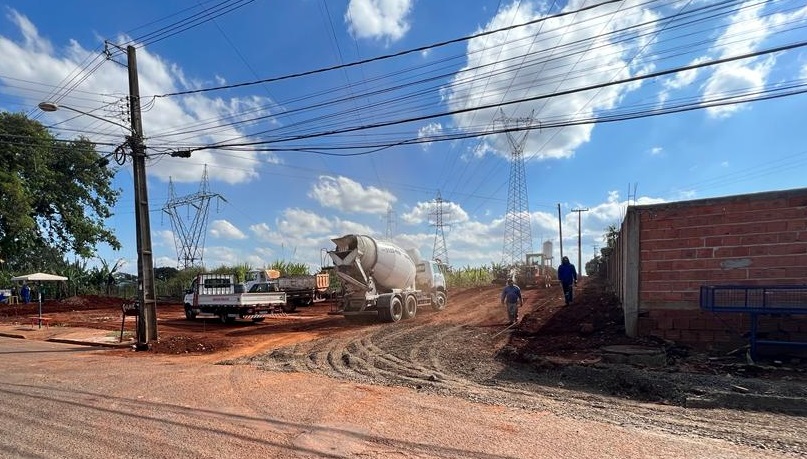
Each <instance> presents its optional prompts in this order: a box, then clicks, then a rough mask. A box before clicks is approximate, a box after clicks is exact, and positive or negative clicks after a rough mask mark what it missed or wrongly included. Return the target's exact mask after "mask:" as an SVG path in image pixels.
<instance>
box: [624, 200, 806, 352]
mask: <svg viewBox="0 0 807 459" xmlns="http://www.w3.org/2000/svg"><path fill="white" fill-rule="evenodd" d="M628 212H636V214H637V216H638V220H639V224H638V233H639V237H638V239H639V257H638V258H639V260H638V271H639V272H638V292H637V296H638V308H637V309H638V334H640V335H646V334H652V335H657V336H662V337H665V338H668V339H673V340H675V341H680V342H684V343H690V344H706V345H711V344H715V343H722V342H726V343H730V342H737V341H738V340H742V336H738V333H737V332H736V331H729V330H740V331H747V330H748V326H747V325H748V323H747V318H745V317H740V316H739V315H737V314H725V313H723V314H719V315H717V316H715V315H714V314H712V313H706V312H701V310H700V308H699V288H700V286H701V285H722V284H742V285H783V284H801V285H804V284H807V189H798V190H788V191H777V192H768V193H758V194H749V195H740V196H730V197H724V198H714V199H703V200H695V201H685V202H676V203H668V204H658V205H649V206H635V207H632V208H629V210H628ZM764 320H765V323H766V324H767V323H768V322H770V324H769V325H766V326H769V327H773V328H775V329H776V330H777V332H778V331H781V330H782V329H783V328H788V327H790V328H794V327H795V328H794V329H793V330H792V333H796V334H800V333H801V332H807V323H805V320H806V319H805V318H804V317H798V318H796V319H795V325H794V324H786V322H787V321H788V320H792V318H785V319H782V318H772V319H764ZM743 321H745V322H743ZM727 323H730V324H731V326H727V325H726V324H727ZM732 327H734V328H732ZM802 328H803V330H802Z"/></svg>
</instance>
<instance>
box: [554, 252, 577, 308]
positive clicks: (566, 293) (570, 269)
mask: <svg viewBox="0 0 807 459" xmlns="http://www.w3.org/2000/svg"><path fill="white" fill-rule="evenodd" d="M558 280H559V281H560V286H561V287H563V298H564V299H565V300H566V306H568V305H570V304H572V300H573V291H572V286H573V285H577V270H576V269H575V268H574V265H573V264H571V263H570V262H569V257H563V258H562V259H561V262H560V266H558Z"/></svg>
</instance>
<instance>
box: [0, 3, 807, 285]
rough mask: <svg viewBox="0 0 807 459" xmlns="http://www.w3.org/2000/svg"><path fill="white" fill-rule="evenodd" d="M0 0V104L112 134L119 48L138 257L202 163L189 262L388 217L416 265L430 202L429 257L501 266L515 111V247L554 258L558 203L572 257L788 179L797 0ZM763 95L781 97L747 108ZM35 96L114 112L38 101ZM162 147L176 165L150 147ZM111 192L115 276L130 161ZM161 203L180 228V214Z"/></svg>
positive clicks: (797, 115)
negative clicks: (131, 71)
mask: <svg viewBox="0 0 807 459" xmlns="http://www.w3.org/2000/svg"><path fill="white" fill-rule="evenodd" d="M0 2H2V0H0ZM0 5H2V17H0V109H1V110H6V111H11V112H22V113H27V114H28V115H30V116H32V117H34V118H36V119H37V120H39V121H40V122H42V123H43V124H45V125H46V126H49V127H50V129H51V131H52V132H53V133H54V134H56V135H58V136H59V137H60V138H73V137H75V136H77V135H79V134H83V135H85V136H88V137H89V138H91V139H93V140H95V141H97V142H100V143H106V144H113V145H114V144H117V143H121V142H122V141H123V137H124V136H125V135H126V131H125V130H124V129H122V128H120V127H118V126H116V125H115V123H119V124H124V125H125V124H126V123H128V119H127V118H126V117H125V115H123V114H124V113H125V112H126V108H125V104H124V101H125V99H124V96H125V95H126V94H127V92H128V86H127V84H128V80H127V74H126V68H125V66H123V65H120V63H125V55H121V54H120V53H115V48H114V47H113V48H111V49H112V51H113V53H112V54H113V55H112V57H111V59H105V58H104V54H103V49H104V42H105V41H108V42H110V43H113V44H118V45H126V44H133V45H135V46H136V47H137V61H138V62H137V63H138V74H139V81H140V92H141V96H142V102H141V103H142V106H143V126H144V133H145V136H146V145H147V147H148V148H149V154H150V155H151V158H150V159H149V161H148V163H147V171H148V192H149V203H150V208H151V213H150V216H151V228H152V245H153V247H154V260H155V262H156V265H157V266H176V265H177V258H178V255H177V250H176V247H175V237H174V234H173V232H172V224H171V218H170V217H169V215H168V214H166V213H164V212H163V211H162V209H163V206H164V205H165V204H166V202H167V201H168V199H169V180H170V181H171V182H173V186H174V193H175V196H179V197H182V196H188V195H192V194H194V193H197V192H198V191H199V189H200V182H201V179H202V176H203V171H204V170H205V167H206V168H207V173H208V176H209V186H210V192H212V193H216V194H218V195H221V196H222V197H224V198H225V199H226V202H224V201H213V202H211V205H210V209H209V214H208V225H207V227H206V228H205V233H204V249H205V250H204V262H205V264H206V265H207V266H218V265H219V264H222V263H225V264H235V263H249V264H251V265H253V266H255V267H261V266H264V265H267V264H271V263H272V262H273V261H275V260H285V261H294V262H302V263H309V264H310V265H311V266H312V270H314V269H316V268H317V267H319V266H320V264H321V260H322V258H321V249H323V248H326V249H327V248H331V247H332V246H333V244H332V243H331V242H330V238H331V237H336V236H339V235H342V234H347V233H354V232H357V233H364V234H370V235H374V236H378V237H384V236H386V234H387V231H388V222H389V221H390V219H389V217H388V216H389V215H392V216H393V219H392V222H393V223H394V224H393V231H392V234H393V238H394V240H395V241H396V242H398V243H399V244H400V245H402V246H404V247H406V248H409V247H416V248H418V249H419V250H420V251H421V254H423V255H425V256H431V254H432V251H433V247H434V241H435V229H436V228H435V226H434V225H433V224H432V223H433V219H432V217H430V215H431V211H433V210H434V200H435V198H436V196H437V194H438V193H439V194H440V196H441V197H442V199H443V200H444V201H445V203H444V205H443V208H444V211H445V213H444V217H443V219H444V223H446V226H445V229H444V233H445V239H446V244H447V250H448V258H449V262H450V264H451V265H453V266H456V267H463V266H480V265H486V264H490V263H491V262H499V261H501V260H502V257H503V246H504V232H505V214H506V211H507V200H508V197H507V195H508V180H509V177H510V161H509V159H510V158H511V149H512V144H513V142H511V140H509V139H508V137H507V134H505V133H502V132H500V130H501V129H502V128H503V127H513V126H515V124H513V123H512V122H506V121H507V120H510V121H512V120H514V119H517V118H519V119H527V118H530V119H532V121H531V123H530V127H531V128H532V129H530V130H529V131H524V133H526V140H525V142H524V149H523V156H524V158H525V172H526V185H527V198H528V203H529V211H530V217H531V218H530V227H531V232H532V241H533V242H532V244H533V247H534V251H535V252H539V251H540V250H541V247H542V243H543V241H552V243H553V247H554V252H555V256H556V257H557V255H558V250H559V244H558V215H557V205H558V204H560V207H561V219H562V224H563V247H564V254H565V255H569V256H570V257H571V258H572V259H573V260H575V261H576V260H577V258H578V250H577V245H578V241H577V234H578V215H577V213H575V212H572V209H579V208H588V209H589V210H588V211H587V212H583V213H582V215H580V218H581V222H582V227H581V228H580V232H581V234H582V241H581V246H582V258H583V262H584V263H585V261H587V260H588V259H590V258H591V257H592V255H593V253H594V251H595V248H597V247H601V246H602V245H603V240H602V236H603V234H604V232H605V229H606V228H607V227H608V226H609V225H618V224H619V223H620V222H621V218H622V215H623V214H624V210H625V208H626V205H628V204H629V203H638V204H647V203H658V202H666V201H678V200H685V199H697V198H705V197H712V196H725V195H732V194H740V193H753V192H759V191H768V190H778V189H789V188H798V187H803V186H805V180H804V176H805V169H807V147H806V146H805V144H804V136H803V132H804V126H805V120H807V115H805V106H806V105H805V103H806V102H807V97H806V96H805V95H804V94H800V92H802V91H804V90H805V88H807V86H805V85H807V47H805V46H804V43H803V42H805V41H807V28H805V26H807V6H805V4H804V2H803V1H802V0H782V1H745V2H743V1H736V2H730V1H729V2H726V1H722V2H718V1H706V0H691V1H685V0H658V1H630V0H626V1H620V2H608V1H599V2H595V1H580V0H577V1H571V2H545V1H544V2H532V1H526V0H523V1H520V2H519V1H516V2H497V1H481V0H463V1H462V2H456V1H424V0H349V1H348V0H344V1H336V0H334V1H331V0H329V1H327V2H326V1H324V0H319V1H315V0H296V1H266V0H257V1H248V0H229V1H221V0H219V1H198V2H178V1H165V2H134V1H119V2H115V6H114V8H113V7H112V6H109V5H102V4H99V3H98V2H94V1H82V0H75V1H71V2H57V1H41V2H30V1H11V2H8V1H6V2H2V3H0ZM194 18H196V19H194ZM541 18H545V19H544V20H540V19H541ZM189 21H190V22H189ZM483 32H492V33H483ZM787 46H791V48H790V49H781V50H780V51H779V52H771V50H774V49H777V48H779V47H787ZM743 55H752V56H751V57H748V58H745V59H736V58H737V57H739V56H743ZM720 59H725V60H726V61H725V62H723V63H721V64H713V63H712V61H715V60H720ZM115 61H117V62H115ZM698 65H703V66H701V67H697V66H698ZM334 67H335V68H334ZM329 69H330V70H329ZM785 95H786V96H785ZM768 96H783V97H775V98H772V99H771V100H756V99H759V98H760V97H768ZM43 100H49V101H54V102H58V103H59V104H61V105H62V106H65V107H72V108H75V109H78V110H80V111H85V112H91V113H93V114H95V115H97V116H100V117H102V118H105V119H108V120H110V121H112V123H105V122H103V121H98V120H97V119H95V118H92V117H88V116H76V113H74V112H71V111H70V110H66V109H61V110H59V111H57V112H51V113H42V112H40V111H39V110H37V108H36V107H37V104H38V103H39V102H41V101H43ZM718 102H721V105H715V104H716V103H718ZM673 107H683V108H686V110H685V111H681V112H679V113H666V112H668V111H673V110H672V108H673ZM652 113H657V114H658V116H646V115H649V114H652ZM503 117H504V118H503ZM625 117H627V118H633V119H622V118H625ZM505 118H506V119H507V120H505ZM615 118H616V120H615V121H612V120H613V119H615ZM522 125H523V124H522ZM497 131H499V132H497ZM521 135H522V134H520V133H519V132H516V133H513V134H511V139H512V140H515V143H516V144H518V143H519V142H518V140H519V139H520V138H521V137H520V136H521ZM112 148H114V147H110V146H103V145H102V146H99V151H102V152H110V151H111V149H112ZM182 149H193V150H194V151H193V153H192V155H191V158H187V159H185V158H172V157H170V156H169V155H167V154H166V153H168V152H171V151H177V150H182ZM114 185H115V186H116V187H119V188H120V189H121V190H122V194H121V198H120V200H119V203H118V205H117V206H116V208H115V209H114V211H115V215H114V216H113V217H112V218H111V219H110V220H109V222H108V224H109V226H110V227H112V228H114V229H115V230H116V232H117V234H118V237H119V239H120V241H121V242H122V244H123V249H122V250H121V251H118V252H116V251H112V250H111V249H110V248H109V247H104V246H102V247H99V253H98V257H99V258H102V259H104V260H108V261H115V260H117V259H123V260H124V263H125V265H124V268H123V270H124V271H126V272H135V271H136V251H135V250H136V249H135V241H136V239H135V234H134V204H133V192H132V173H131V166H130V165H129V164H126V165H124V166H123V167H121V168H120V169H119V170H118V172H117V174H116V177H115V183H114ZM389 211H391V212H392V213H391V214H390V212H389ZM179 213H180V215H181V216H182V217H183V218H184V219H185V220H186V221H185V224H188V222H187V220H188V219H191V218H192V217H193V215H194V212H193V211H192V210H190V209H186V210H185V211H184V212H183V211H182V210H181V209H180V212H179ZM88 261H89V262H90V263H97V262H98V259H95V260H88Z"/></svg>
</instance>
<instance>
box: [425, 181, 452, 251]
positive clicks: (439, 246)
mask: <svg viewBox="0 0 807 459" xmlns="http://www.w3.org/2000/svg"><path fill="white" fill-rule="evenodd" d="M444 202H445V201H443V198H442V197H441V196H440V191H439V190H438V191H437V198H435V200H434V205H433V206H432V210H431V211H430V212H429V216H430V217H431V221H432V223H431V224H432V226H434V227H435V230H434V248H433V249H432V259H433V260H440V262H441V263H443V264H444V265H448V264H449V263H448V248H447V247H446V235H445V233H444V232H443V227H445V226H446V225H445V223H444V222H445V219H444V218H443V216H444V214H445V213H446V211H445V210H444V209H443V203H444Z"/></svg>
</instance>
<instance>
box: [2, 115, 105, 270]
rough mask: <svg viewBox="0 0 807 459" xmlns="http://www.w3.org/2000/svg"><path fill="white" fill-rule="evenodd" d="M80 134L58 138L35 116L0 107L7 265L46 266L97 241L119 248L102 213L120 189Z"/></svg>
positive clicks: (88, 252) (92, 249)
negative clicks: (32, 118) (75, 136)
mask: <svg viewBox="0 0 807 459" xmlns="http://www.w3.org/2000/svg"><path fill="white" fill-rule="evenodd" d="M113 177H114V172H113V171H112V170H110V169H108V168H107V167H106V165H105V162H104V161H102V158H101V155H100V154H99V153H98V152H96V151H95V145H94V144H93V143H92V142H90V141H89V140H87V139H86V138H82V137H79V138H77V139H75V140H72V141H61V140H58V139H56V138H55V137H54V136H53V135H51V134H50V133H49V132H48V131H47V129H45V127H44V126H42V125H41V124H40V123H39V122H37V121H34V120H31V119H28V118H27V117H26V116H24V115H22V114H12V113H7V112H0V258H3V259H4V260H5V261H6V264H7V268H8V269H9V270H15V271H24V270H29V269H42V268H45V267H47V266H50V263H49V260H50V261H53V262H56V261H61V260H63V257H64V255H65V254H68V253H73V254H76V255H78V256H80V257H83V258H91V257H92V256H94V255H95V253H96V247H97V246H98V245H99V244H102V243H106V244H109V246H110V247H112V248H113V249H116V250H117V249H119V248H120V242H119V241H118V239H117V238H116V237H115V234H114V233H113V232H112V231H111V230H110V229H109V228H107V227H106V225H105V221H106V219H108V218H109V217H110V216H111V215H112V213H111V208H112V207H113V206H114V205H115V203H116V202H117V199H118V196H119V195H120V190H116V189H113V188H112V178H113Z"/></svg>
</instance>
